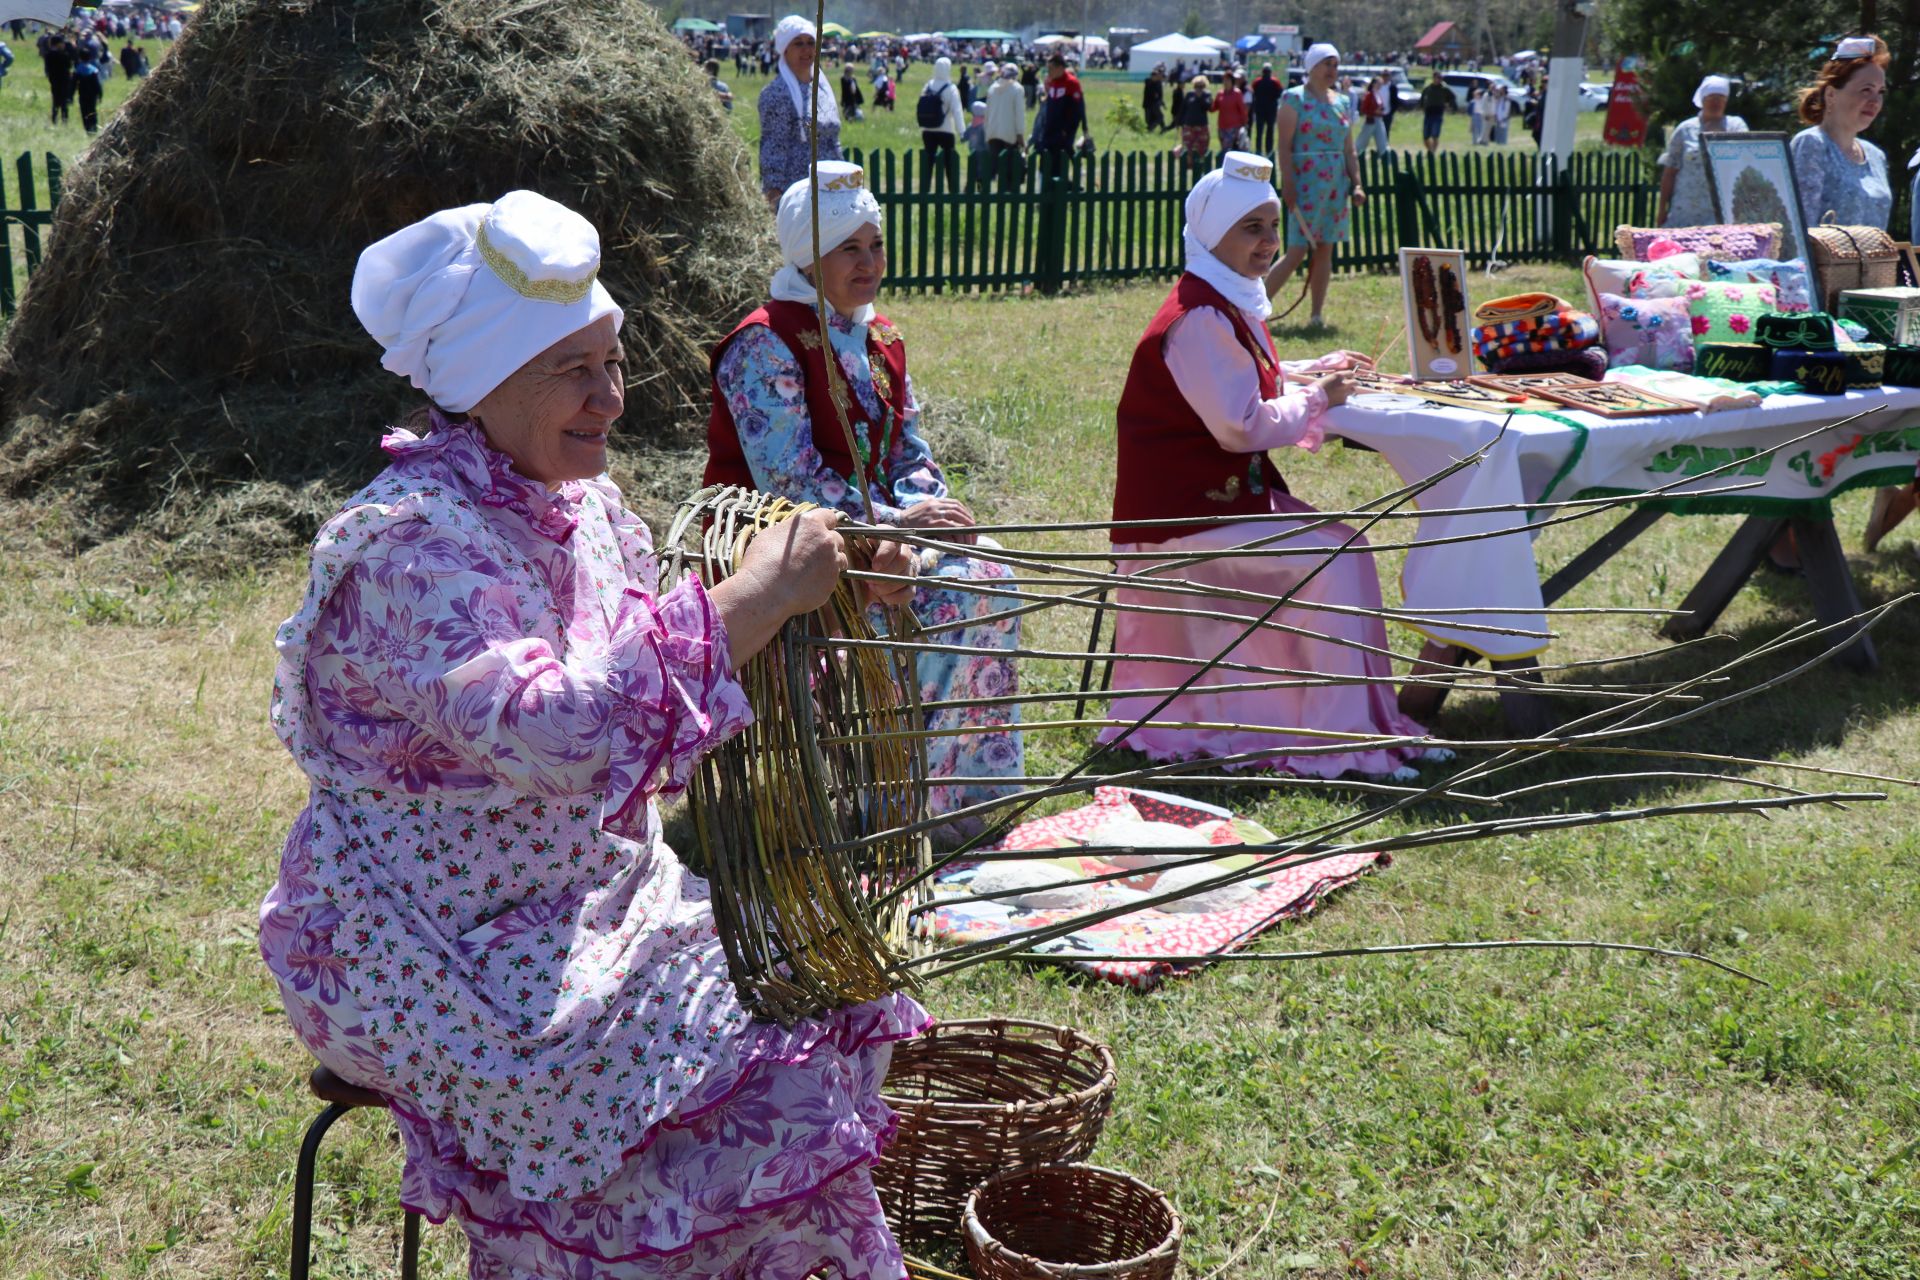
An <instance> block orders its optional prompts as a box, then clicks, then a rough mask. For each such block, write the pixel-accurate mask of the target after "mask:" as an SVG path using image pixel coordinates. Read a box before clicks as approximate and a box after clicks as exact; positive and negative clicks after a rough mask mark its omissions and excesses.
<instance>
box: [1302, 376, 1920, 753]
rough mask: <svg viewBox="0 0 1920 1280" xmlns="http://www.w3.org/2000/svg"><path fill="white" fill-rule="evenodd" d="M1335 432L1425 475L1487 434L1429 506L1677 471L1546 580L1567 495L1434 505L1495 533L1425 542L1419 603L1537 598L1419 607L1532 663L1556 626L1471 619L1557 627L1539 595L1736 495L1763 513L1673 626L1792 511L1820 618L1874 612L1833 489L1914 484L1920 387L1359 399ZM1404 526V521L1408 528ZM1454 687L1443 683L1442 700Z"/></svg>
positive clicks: (1519, 693)
mask: <svg viewBox="0 0 1920 1280" xmlns="http://www.w3.org/2000/svg"><path fill="white" fill-rule="evenodd" d="M1863 414H1864V416H1859V417H1857V418H1856V415H1863ZM1850 419H1852V420H1851V421H1850ZM1503 424H1504V427H1503ZM1328 432H1329V434H1331V435H1336V436H1339V437H1341V438H1343V439H1345V440H1349V441H1352V442H1354V443H1356V444H1360V445H1364V446H1365V447H1367V448H1369V449H1373V450H1376V451H1377V452H1379V453H1380V455H1381V456H1382V457H1384V458H1385V459H1386V460H1387V462H1388V463H1389V464H1390V465H1391V466H1392V467H1393V469H1394V470H1395V471H1396V472H1398V473H1399V475H1400V478H1401V479H1402V480H1403V481H1404V482H1406V483H1409V484H1411V483H1416V482H1418V481H1421V480H1424V479H1426V478H1427V477H1430V476H1432V475H1434V474H1436V473H1437V472H1440V471H1442V470H1444V469H1445V468H1446V467H1448V466H1449V465H1451V464H1452V463H1453V462H1455V461H1457V460H1459V459H1462V458H1466V457H1469V456H1471V455H1472V454H1474V453H1475V452H1476V451H1477V450H1480V449H1482V448H1485V449H1486V450H1487V453H1486V456H1485V457H1483V458H1481V459H1480V460H1479V461H1477V462H1475V463H1474V464H1472V465H1471V466H1468V467H1466V468H1464V469H1463V470H1461V471H1459V472H1457V473H1455V474H1454V475H1451V476H1448V477H1447V478H1446V479H1444V480H1442V481H1440V482H1439V483H1438V484H1436V485H1434V486H1433V487H1432V488H1431V489H1428V490H1427V491H1426V492H1425V493H1423V494H1422V495H1421V496H1420V498H1419V500H1418V505H1419V506H1420V507H1421V508H1423V509H1431V510H1438V509H1444V508H1460V507H1496V506H1512V505H1516V504H1526V503H1550V502H1556V501H1567V500H1570V499H1574V498H1582V497H1596V496H1605V495H1628V494H1642V493H1646V492H1648V491H1649V490H1653V489H1659V488H1663V487H1665V486H1674V487H1672V488H1670V489H1667V490H1666V492H1665V494H1664V495H1663V497H1662V499H1661V500H1660V501H1643V502H1641V503H1639V504H1638V505H1637V506H1636V507H1635V509H1634V510H1633V511H1632V512H1631V513H1630V514H1629V515H1628V517H1627V518H1626V519H1625V520H1622V521H1619V522H1618V523H1617V524H1614V526H1613V527H1612V528H1610V529H1609V530H1608V531H1607V532H1606V533H1605V534H1603V535H1602V536H1601V537H1599V538H1598V539H1597V540H1596V541H1595V542H1594V543H1593V544H1592V545H1591V546H1589V547H1588V548H1587V549H1586V550H1584V551H1583V552H1581V553H1580V554H1579V555H1578V556H1576V557H1575V558H1574V559H1573V561H1572V562H1570V563H1569V564H1568V565H1567V566H1566V567H1565V568H1563V569H1561V570H1560V571H1559V572H1558V573H1556V574H1554V575H1553V576H1552V577H1551V578H1548V579H1546V580H1545V581H1542V578H1541V574H1540V568H1539V564H1538V562H1537V561H1536V560H1535V558H1534V538H1535V536H1536V534H1537V532H1538V528H1539V525H1540V522H1541V521H1542V520H1543V519H1548V518H1552V517H1553V515H1554V514H1555V513H1554V512H1552V511H1538V510H1536V511H1526V512H1513V511H1502V512H1495V513H1491V514H1484V515H1458V516H1447V515H1440V516H1431V517H1425V518H1423V519H1421V520H1420V521H1418V522H1417V527H1418V529H1419V533H1418V535H1417V536H1418V538H1419V539H1420V540H1422V541H1431V540H1434V539H1441V538H1450V537H1458V536H1460V535H1463V534H1487V533H1491V534H1494V535H1495V536H1491V537H1483V538H1479V539H1476V540H1473V541H1467V542H1454V543H1446V544H1442V545H1438V546H1422V547H1416V548H1414V549H1413V550H1412V551H1410V552H1408V554H1407V561H1406V567H1405V569H1404V571H1403V572H1402V575H1401V593H1402V597H1403V600H1404V607H1405V608H1406V609H1407V610H1408V611H1410V612H1412V613H1414V614H1418V613H1419V612H1420V611H1421V610H1422V609H1463V608H1464V609H1472V608H1475V607H1481V608H1502V609H1516V610H1520V611H1521V612H1517V613H1498V614H1492V613H1490V614H1485V615H1473V614H1466V615H1460V614H1454V615H1446V614H1439V615H1432V616H1430V617H1428V618H1426V619H1423V620H1421V621H1420V622H1418V623H1415V624H1412V625H1414V626H1415V629H1416V630H1418V631H1420V632H1422V633H1423V634H1425V635H1426V636H1428V637H1429V638H1431V639H1434V640H1437V641H1440V642H1441V643H1443V644H1446V645H1450V646H1454V647H1455V649H1456V650H1458V651H1460V652H1461V653H1462V654H1463V655H1478V656H1480V657H1484V658H1486V659H1488V660H1489V661H1491V662H1492V663H1493V664H1494V665H1495V667H1496V668H1498V669H1502V670H1506V671H1511V672H1515V673H1524V672H1525V671H1526V670H1528V669H1529V668H1531V667H1533V666H1535V665H1536V659H1537V658H1538V655H1540V654H1541V653H1543V652H1545V651H1546V649H1547V647H1548V645H1547V642H1543V641H1540V640H1537V639H1533V638H1530V637H1517V636H1504V635H1495V634H1490V633H1488V632H1484V631H1474V630H1469V629H1463V628H1462V627H1461V626H1460V625H1459V624H1460V623H1461V622H1463V621H1466V622H1482V623H1486V624H1488V625H1492V626H1504V627H1512V628H1518V629H1522V630H1527V631H1548V630H1551V628H1550V627H1549V626H1548V625H1547V618H1546V616H1545V614H1544V613H1530V612H1526V611H1527V610H1539V609H1544V608H1545V607H1546V606H1547V605H1549V604H1551V603H1553V602H1554V601H1555V600H1557V599H1558V598H1559V597H1561V596H1562V595H1564V594H1566V592H1567V591H1569V590H1571V589H1572V588H1573V587H1574V586H1575V585H1576V584H1578V583H1579V582H1581V581H1583V580H1584V579H1585V578H1587V577H1588V576H1589V575H1591V574H1592V573H1593V572H1594V571H1595V570H1597V569H1598V568H1599V567H1600V566H1601V565H1603V564H1605V563H1606V561H1607V560H1608V559H1610V558H1612V557H1613V556H1614V555H1615V554H1617V553H1618V552H1619V551H1620V550H1622V549H1623V548H1624V547H1626V546H1627V545H1628V544H1629V543H1631V542H1632V541H1633V540H1634V539H1635V538H1636V537H1638V536H1639V535H1640V534H1641V533H1643V532H1645V531H1646V530H1647V529H1648V528H1649V527H1651V526H1652V525H1653V524H1654V523H1655V522H1657V521H1658V520H1660V519H1661V518H1662V517H1664V516H1666V515H1670V514H1673V515H1721V514H1728V513H1733V514H1742V515H1746V516H1747V517H1748V519H1747V521H1746V523H1744V524H1743V525H1741V527H1740V528H1739V530H1738V531H1737V532H1736V533H1735V534H1734V535H1733V537H1732V538H1731V539H1730V540H1729V541H1728V543H1727V544H1726V546H1725V548H1724V549H1722V550H1721V551H1720V553H1719V555H1718V556H1717V557H1716V558H1715V559H1714V561H1713V563H1712V564H1711V565H1710V566H1709V567H1708V569H1707V571H1706V573H1705V574H1704V575H1703V576H1702V578H1701V579H1700V581H1699V583H1698V584H1697V585H1696V586H1695V587H1694V588H1693V590H1692V591H1691V592H1690V593H1689V594H1688V596H1687V597H1686V599H1685V600H1684V601H1683V602H1682V603H1681V605H1680V608H1681V609H1682V610H1685V611H1686V612H1685V613H1683V614H1681V615H1680V616H1676V617H1675V618H1674V619H1673V620H1672V621H1670V622H1669V623H1668V625H1667V626H1666V628H1664V634H1666V635H1667V636H1668V637H1670V638H1673V639H1689V638H1692V637H1694V636H1698V635H1702V634H1704V633H1705V632H1706V630H1707V629H1708V628H1709V627H1711V626H1712V625H1713V623H1714V621H1715V620H1716V619H1717V618H1718V617H1719V616H1720V613H1721V611H1722V610H1724V609H1725V608H1726V606H1727V605H1728V604H1729V603H1730V602H1731V601H1732V599H1733V597H1734V596H1735V595H1736V594H1738V592H1739V591H1740V589H1741V587H1742V586H1744V585H1745V583H1746V581H1747V579H1748V578H1749V577H1750V576H1751V575H1752V573H1753V571H1754V569H1755V568H1756V567H1758V565H1759V563H1760V559H1761V557H1762V556H1764V555H1766V554H1767V550H1768V548H1769V547H1770V546H1771V545H1772V544H1773V542H1774V540H1775V539H1776V538H1777V537H1778V536H1779V534H1780V533H1781V532H1782V531H1783V530H1784V529H1789V528H1790V529H1792V530H1793V532H1794V534H1795V535H1796V538H1797V541H1798V545H1799V552H1800V558H1801V562H1802V564H1803V565H1804V566H1805V568H1806V581H1807V586H1808V590H1809V592H1810V594H1811V595H1812V597H1813V603H1814V609H1815V612H1816V615H1817V616H1818V617H1819V619H1820V621H1822V622H1828V623H1831V622H1839V621H1842V620H1844V619H1845V618H1848V617H1851V616H1852V615H1854V614H1856V613H1858V612H1859V608H1860V605H1859V598H1858V595H1857V594H1856V592H1855V590H1854V586H1853V579H1852V575H1851V574H1850V572H1849V571H1848V569H1847V562H1846V557H1845V555H1844V554H1843V553H1842V551H1841V547H1840V539H1839V535H1838V534H1837V533H1836V532H1835V530H1834V526H1833V511H1832V506H1831V501H1832V499H1833V498H1834V496H1835V495H1837V494H1840V493H1844V492H1846V491H1848V490H1851V489H1859V488H1877V487H1880V486H1883V485H1898V484H1904V483H1907V482H1909V481H1911V480H1912V479H1913V478H1914V469H1915V464H1916V463H1920V390H1916V389H1912V388H1905V387H1886V388H1883V389H1879V390H1874V391H1856V392H1849V393H1848V394H1847V395H1845V396H1807V395H1778V396H1769V397H1767V399H1766V400H1765V401H1763V402H1762V403H1761V404H1760V405H1759V406H1758V407H1756V408H1750V409H1732V410H1723V411H1721V412H1719V413H1711V414H1708V413H1689V414H1670V415H1666V416H1662V417H1655V418H1628V419H1613V420H1608V419H1604V418H1598V417H1595V416H1593V415H1591V414H1585V413H1580V412H1577V411H1574V410H1567V411H1564V412H1554V413H1552V414H1532V413H1516V414H1512V415H1510V416H1503V415H1498V414H1490V413H1484V412H1480V411H1476V410H1470V409H1450V408H1444V407H1439V406H1426V407H1421V408H1417V409H1403V410H1399V411H1393V412H1382V411H1377V410H1371V409H1367V408H1363V407H1360V406H1358V405H1343V406H1341V407H1340V408H1337V409H1334V410H1332V411H1331V413H1330V414H1329V415H1328ZM1810 432H1811V433H1814V434H1812V435H1811V436H1809V438H1807V439H1804V440H1798V441H1797V442H1796V443H1794V444H1793V445H1792V446H1791V447H1789V448H1785V449H1778V450H1776V451H1774V452H1772V453H1766V452H1765V450H1768V449H1771V448H1773V447H1774V446H1775V445H1778V444H1781V443H1782V442H1783V441H1789V440H1796V438H1797V437H1800V436H1805V435H1808V433H1810ZM1729 463H1736V464H1740V465H1736V466H1733V467H1732V468H1731V469H1730V470H1725V471H1721V472H1719V473H1718V474H1716V475H1710V476H1709V475H1705V474H1703V473H1705V472H1709V471H1712V470H1713V469H1714V468H1716V467H1724V466H1726V465H1727V464H1729ZM1676 482H1678V483H1677V484H1676ZM1731 484H1747V485H1752V486H1753V487H1751V488H1746V489H1742V490H1741V491H1740V492H1738V493H1729V494H1722V495H1718V496H1709V497H1693V498H1689V497H1687V494H1688V493H1689V492H1698V491H1700V490H1707V489H1716V488H1725V487H1727V486H1728V485H1731ZM1596 519H1597V520H1602V521H1604V520H1607V519H1609V517H1606V516H1599V517H1596ZM1404 527H1405V522H1401V523H1398V524H1396V525H1394V526H1393V529H1394V532H1395V534H1396V535H1398V533H1399V530H1401V529H1402V528H1404ZM1383 528H1384V527H1383V526H1376V527H1375V530H1374V536H1373V541H1376V542H1383V541H1387V540H1389V539H1388V537H1387V536H1386V535H1385V534H1384V533H1383ZM1392 540H1394V541H1402V540H1405V539H1404V538H1403V537H1401V536H1395V537H1393V538H1392ZM1839 658H1840V660H1841V661H1843V662H1845V663H1846V665H1848V666H1850V667H1852V668H1854V669H1857V670H1872V669H1873V668H1874V667H1875V666H1876V665H1877V661H1878V660H1877V658H1876V656H1875V654H1874V650H1873V644H1872V641H1871V639H1870V638H1869V637H1868V636H1866V635H1865V634H1862V635H1860V636H1859V637H1858V638H1857V639H1856V640H1855V641H1854V643H1853V644H1852V645H1850V646H1849V647H1848V648H1847V649H1846V650H1844V651H1843V652H1842V653H1841V654H1840V655H1839ZM1502 696H1503V701H1504V702H1505V703H1506V708H1507V711H1508V714H1509V718H1510V719H1513V720H1514V721H1515V723H1516V727H1529V728H1534V729H1536V730H1537V728H1538V727H1539V726H1540V725H1541V722H1542V715H1543V711H1544V709H1543V708H1541V707H1540V706H1538V700H1537V699H1531V698H1528V697H1526V696H1525V693H1524V690H1513V691H1512V696H1509V695H1508V694H1507V693H1503V695H1502ZM1437 705H1438V703H1437V699H1436V700H1435V703H1434V708H1437ZM1429 710H1431V708H1430V709H1429Z"/></svg>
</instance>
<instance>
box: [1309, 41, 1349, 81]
mask: <svg viewBox="0 0 1920 1280" xmlns="http://www.w3.org/2000/svg"><path fill="white" fill-rule="evenodd" d="M1328 58H1332V59H1333V60H1334V61H1335V62H1338V61H1339V60H1340V51H1339V50H1338V49H1336V48H1334V47H1333V46H1332V45H1330V44H1326V43H1324V42H1322V43H1320V44H1313V45H1308V46H1307V52H1306V54H1305V55H1304V56H1303V57H1302V58H1301V59H1300V69H1301V70H1302V71H1303V72H1306V73H1308V74H1312V72H1313V69H1314V68H1315V67H1317V66H1319V65H1320V64H1321V63H1323V62H1325V61H1326V60H1327V59H1328Z"/></svg>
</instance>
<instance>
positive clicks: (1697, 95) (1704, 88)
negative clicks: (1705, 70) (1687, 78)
mask: <svg viewBox="0 0 1920 1280" xmlns="http://www.w3.org/2000/svg"><path fill="white" fill-rule="evenodd" d="M1716 93H1717V94H1719V95H1720V96H1721V97H1723V98H1725V97H1729V96H1731V95H1732V93H1733V85H1732V84H1730V83H1729V82H1728V80H1727V78H1726V77H1725V76H1708V77H1707V78H1706V79H1704V80H1702V81H1701V82H1700V87H1699V88H1698V89H1695V90H1694V91H1693V106H1694V109H1695V110H1696V111H1697V110H1699V109H1700V108H1702V107H1704V106H1706V105H1707V99H1708V98H1711V97H1712V96H1713V95H1714V94H1716Z"/></svg>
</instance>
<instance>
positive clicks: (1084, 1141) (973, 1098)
mask: <svg viewBox="0 0 1920 1280" xmlns="http://www.w3.org/2000/svg"><path fill="white" fill-rule="evenodd" d="M1113 1083H1114V1072H1113V1053H1112V1051H1111V1050H1109V1049H1108V1048H1107V1047H1106V1046H1105V1045H1103V1044H1101V1043H1099V1042H1098V1041H1096V1040H1092V1039H1089V1038H1088V1037H1087V1036H1084V1035H1082V1034H1081V1033H1080V1032H1078V1031H1075V1030H1073V1029H1071V1028H1069V1027H1056V1026H1051V1025H1049V1024H1047V1023H1044V1022H1024V1021H1019V1020H1016V1019H1011V1018H982V1019H971V1020H962V1021H956V1022H943V1023H941V1024H939V1025H938V1026H936V1027H934V1028H933V1030H931V1031H929V1032H928V1033H927V1034H926V1035H924V1036H921V1037H920V1038H919V1039H917V1040H907V1041H903V1042H902V1043H900V1044H897V1045H895V1046H894V1050H893V1062H892V1065H891V1066H890V1067H889V1068H888V1070H887V1081H886V1084H885V1085H884V1086H882V1089H881V1096H882V1098H883V1100H884V1101H885V1102H886V1104H887V1105H888V1106H889V1107H892V1108H893V1110H894V1112H895V1114H896V1115H898V1117H899V1128H898V1129H897V1130H896V1131H895V1134H894V1138H893V1141H892V1142H890V1143H889V1144H888V1145H887V1150H886V1154H885V1155H884V1156H882V1157H881V1160H880V1163H879V1164H878V1165H876V1166H875V1167H874V1171H873V1181H874V1185H875V1186H876V1187H878V1188H879V1191H880V1203H881V1204H882V1205H883V1206H884V1207H885V1208H886V1210H887V1216H888V1217H889V1218H890V1219H891V1221H892V1223H893V1228H894V1232H895V1234H896V1235H898V1236H900V1237H901V1238H902V1239H905V1240H915V1241H927V1240H951V1239H952V1238H953V1230H954V1226H955V1224H956V1223H958V1221H959V1219H960V1204H961V1201H962V1200H964V1199H965V1198H966V1196H967V1193H968V1192H970V1191H972V1190H973V1189H974V1188H975V1187H977V1186H978V1185H980V1183H981V1182H982V1181H984V1180H985V1179H987V1178H989V1177H991V1176H992V1175H994V1174H996V1173H1000V1172H1002V1171H1003V1170H1009V1169H1019V1168H1022V1167H1025V1166H1027V1165H1035V1164H1063V1163H1068V1162H1071V1161H1074V1160H1082V1159H1085V1158H1086V1156H1087V1155H1088V1154H1089V1153H1090V1152H1092V1150H1093V1147H1094V1144H1095V1143H1096V1142H1098V1141H1099V1140H1100V1130H1101V1128H1102V1127H1104V1126H1105V1124H1106V1122H1107V1113H1108V1112H1109V1111H1110V1110H1111V1109H1112V1107H1113Z"/></svg>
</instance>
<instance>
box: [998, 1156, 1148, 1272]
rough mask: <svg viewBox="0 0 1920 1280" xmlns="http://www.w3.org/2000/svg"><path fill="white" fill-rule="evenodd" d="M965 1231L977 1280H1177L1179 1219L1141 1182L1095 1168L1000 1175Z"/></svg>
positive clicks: (1047, 1168)
mask: <svg viewBox="0 0 1920 1280" xmlns="http://www.w3.org/2000/svg"><path fill="white" fill-rule="evenodd" d="M961 1226H962V1229H963V1230H964V1231H965V1232H966V1239H967V1261H968V1262H969V1263H971V1264H972V1266H973V1273H974V1274H975V1275H976V1276H978V1277H979V1278H980V1280H1096V1278H1097V1280H1173V1273H1174V1270H1175V1269H1176V1268H1177V1267H1178V1266H1179V1265H1180V1236H1181V1234H1182V1226H1181V1222H1180V1215H1179V1213H1177V1212H1176V1211H1175V1210H1174V1207H1173V1202H1172V1201H1170V1200H1168V1199H1167V1198H1166V1196H1164V1195H1162V1194H1161V1193H1160V1192H1158V1191H1155V1190H1154V1189H1153V1188H1152V1187H1150V1186H1148V1185H1147V1184H1146V1183H1144V1182H1142V1181H1140V1180H1139V1179H1138V1178H1132V1177H1128V1176H1127V1175H1126V1174H1124V1173H1120V1172H1117V1171H1115V1170H1113V1169H1101V1168H1097V1167H1096V1166H1094V1165H1090V1164H1063V1165H1041V1166H1040V1167H1038V1168H1034V1169H1016V1170H1013V1171H1012V1172H1009V1173H1001V1174H996V1175H995V1176H993V1177H991V1178H989V1179H987V1181H986V1182H984V1183H982V1184H981V1185H980V1186H979V1187H978V1188H977V1189H976V1190H975V1191H974V1192H973V1194H972V1195H970V1196H968V1197H967V1203H966V1208H965V1209H964V1211H963V1212H962V1216H961Z"/></svg>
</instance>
